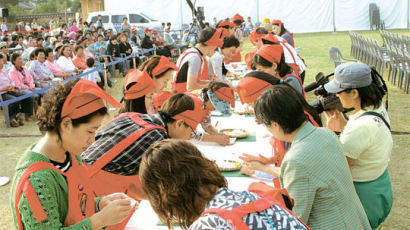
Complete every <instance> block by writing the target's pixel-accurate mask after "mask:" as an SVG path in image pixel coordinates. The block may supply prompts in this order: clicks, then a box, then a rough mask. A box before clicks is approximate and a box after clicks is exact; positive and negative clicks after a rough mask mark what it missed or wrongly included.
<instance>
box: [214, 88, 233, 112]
mask: <svg viewBox="0 0 410 230" xmlns="http://www.w3.org/2000/svg"><path fill="white" fill-rule="evenodd" d="M214 93H215V94H216V96H218V97H219V98H220V99H222V100H224V101H226V102H229V104H231V107H232V108H235V94H234V91H233V89H232V88H231V87H226V86H225V87H221V88H219V89H218V90H216V91H215V92H214Z"/></svg>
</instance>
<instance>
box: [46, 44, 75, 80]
mask: <svg viewBox="0 0 410 230" xmlns="http://www.w3.org/2000/svg"><path fill="white" fill-rule="evenodd" d="M45 55H46V61H45V64H46V66H47V67H48V68H49V69H50V70H51V72H52V73H53V75H54V77H59V78H63V79H66V78H69V77H70V74H68V73H66V72H64V70H63V69H62V68H61V67H60V66H59V65H58V64H57V63H56V62H55V61H54V53H53V50H52V49H51V48H46V49H45Z"/></svg>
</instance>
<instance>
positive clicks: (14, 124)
mask: <svg viewBox="0 0 410 230" xmlns="http://www.w3.org/2000/svg"><path fill="white" fill-rule="evenodd" d="M10 126H11V127H19V126H20V124H19V123H18V121H16V119H12V120H11V121H10Z"/></svg>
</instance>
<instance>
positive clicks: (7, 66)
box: [0, 53, 13, 71]
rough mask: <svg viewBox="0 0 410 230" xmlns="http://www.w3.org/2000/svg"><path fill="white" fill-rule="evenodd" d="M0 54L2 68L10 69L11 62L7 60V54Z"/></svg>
mask: <svg viewBox="0 0 410 230" xmlns="http://www.w3.org/2000/svg"><path fill="white" fill-rule="evenodd" d="M0 54H1V55H3V64H4V66H3V68H4V69H5V70H7V71H10V69H11V67H13V64H11V62H9V61H8V60H7V56H5V55H4V54H2V53H0Z"/></svg>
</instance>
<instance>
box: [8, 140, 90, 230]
mask: <svg viewBox="0 0 410 230" xmlns="http://www.w3.org/2000/svg"><path fill="white" fill-rule="evenodd" d="M33 147H34V145H32V146H30V147H29V149H28V150H27V151H26V152H25V153H24V155H23V156H22V157H21V158H20V160H19V162H18V163H17V166H16V173H15V175H14V178H13V184H12V187H11V209H12V210H13V218H14V225H15V227H16V229H17V228H18V224H17V219H16V212H15V210H14V196H15V192H16V186H17V184H18V180H19V178H20V176H21V175H22V173H23V172H24V170H25V169H27V168H28V167H29V166H30V165H31V164H33V163H35V162H38V161H45V162H48V163H50V160H49V159H48V158H47V157H46V156H45V155H43V154H40V153H37V152H33V151H31V149H32V148H33ZM77 160H78V161H79V162H81V160H80V158H77ZM29 181H30V182H31V184H32V185H33V188H34V190H35V191H36V193H37V195H38V197H39V199H40V202H41V204H42V205H43V208H44V211H45V212H46V213H47V217H48V218H47V219H46V220H44V221H42V222H40V223H37V221H36V219H35V218H34V216H33V213H32V211H31V209H30V206H29V204H28V202H27V199H26V198H25V197H24V194H21V198H20V202H19V204H18V207H19V210H20V214H21V220H22V221H23V224H24V227H25V229H26V230H29V229H35V230H42V229H64V230H75V229H81V230H88V229H89V230H92V228H91V221H90V218H86V219H84V220H82V221H80V222H78V223H76V224H74V225H71V226H68V227H63V224H64V220H65V218H66V216H67V212H68V185H67V182H66V180H65V179H64V177H63V176H62V175H61V174H59V173H58V172H57V171H55V170H40V171H37V172H35V173H33V174H31V176H30V178H29ZM97 201H98V199H96V204H97V203H98V202H97ZM96 210H97V209H96Z"/></svg>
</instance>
